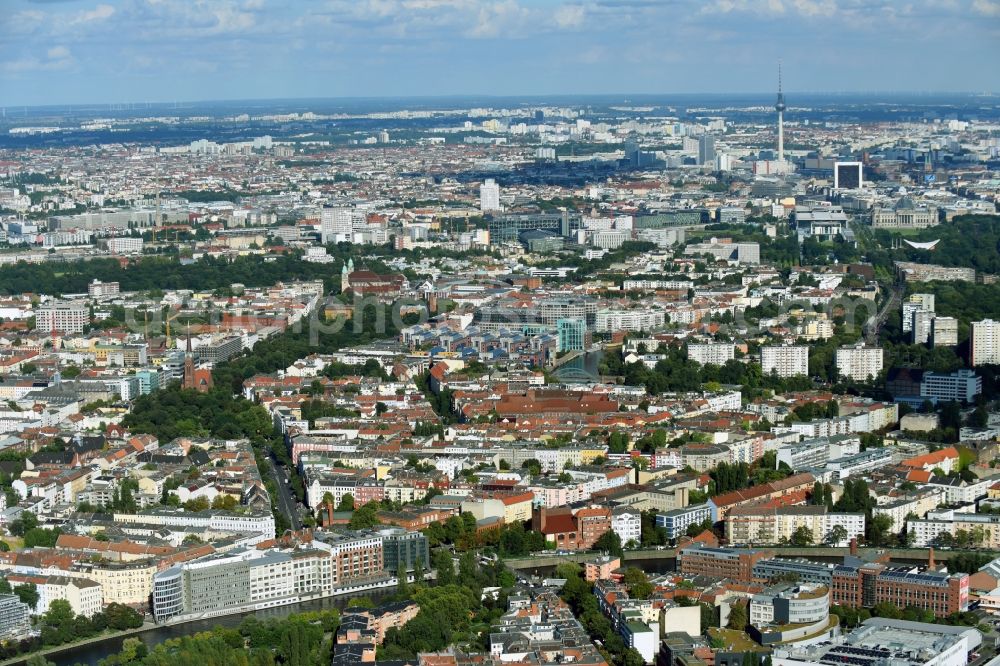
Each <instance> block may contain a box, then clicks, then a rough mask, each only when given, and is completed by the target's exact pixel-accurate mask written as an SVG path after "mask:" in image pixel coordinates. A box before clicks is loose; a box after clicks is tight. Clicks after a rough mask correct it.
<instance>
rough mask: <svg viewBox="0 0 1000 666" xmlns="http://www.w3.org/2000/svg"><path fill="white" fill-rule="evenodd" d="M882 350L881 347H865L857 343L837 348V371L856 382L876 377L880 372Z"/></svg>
mask: <svg viewBox="0 0 1000 666" xmlns="http://www.w3.org/2000/svg"><path fill="white" fill-rule="evenodd" d="M883 356H884V352H883V350H882V348H881V347H866V346H864V344H857V345H853V346H848V347H841V348H840V349H838V350H837V361H836V362H837V372H838V373H840V375H841V376H842V377H849V378H850V379H853V380H854V381H856V382H864V381H868V380H869V379H873V378H875V377H878V374H879V373H880V372H882V362H883V361H882V359H883Z"/></svg>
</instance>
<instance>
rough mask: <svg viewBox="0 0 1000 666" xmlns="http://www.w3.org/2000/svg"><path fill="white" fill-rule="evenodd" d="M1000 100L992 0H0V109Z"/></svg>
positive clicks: (999, 38)
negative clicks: (688, 96)
mask: <svg viewBox="0 0 1000 666" xmlns="http://www.w3.org/2000/svg"><path fill="white" fill-rule="evenodd" d="M779 60H781V61H782V63H783V71H784V85H785V90H786V91H787V92H788V93H792V94H791V95H789V103H790V104H793V105H794V94H793V93H794V92H795V91H810V92H890V91H906V92H922V91H933V92H951V91H956V92H957V91H963V92H1000V0H0V105H3V106H16V105H44V104H84V103H110V102H119V103H120V102H171V101H197V100H222V99H267V98H297V97H312V98H315V97H370V96H380V97H382V96H384V97H406V96H425V95H429V96H440V95H500V96H504V95H557V94H558V95H564V94H567V95H571V94H615V95H618V94H621V95H626V94H640V93H651V94H671V93H736V92H741V93H748V92H749V93H755V92H771V91H773V90H774V89H775V87H776V78H777V77H776V71H775V70H776V68H777V63H778V61H779Z"/></svg>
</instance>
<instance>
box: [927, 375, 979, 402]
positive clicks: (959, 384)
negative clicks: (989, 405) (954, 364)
mask: <svg viewBox="0 0 1000 666" xmlns="http://www.w3.org/2000/svg"><path fill="white" fill-rule="evenodd" d="M982 392H983V378H982V377H980V376H979V375H977V374H976V373H975V372H973V371H972V370H969V369H968V368H962V369H961V370H956V371H955V372H952V373H944V372H925V373H924V374H923V377H922V378H921V381H920V397H921V398H922V400H921V402H922V401H923V400H930V401H931V402H933V403H937V402H939V401H942V402H948V401H950V400H958V401H959V402H969V403H971V402H973V401H974V400H975V399H976V396H977V395H979V394H980V393H982Z"/></svg>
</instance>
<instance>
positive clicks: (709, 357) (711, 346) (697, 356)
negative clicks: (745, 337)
mask: <svg viewBox="0 0 1000 666" xmlns="http://www.w3.org/2000/svg"><path fill="white" fill-rule="evenodd" d="M687 355H688V358H689V359H691V360H692V361H697V362H698V363H701V364H702V365H708V364H712V365H725V364H726V362H727V361H731V360H733V359H734V358H736V346H735V345H733V344H732V343H729V342H701V343H698V342H692V343H689V344H688V346H687Z"/></svg>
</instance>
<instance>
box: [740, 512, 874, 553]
mask: <svg viewBox="0 0 1000 666" xmlns="http://www.w3.org/2000/svg"><path fill="white" fill-rule="evenodd" d="M725 525H726V540H727V542H728V543H731V544H756V545H775V544H783V543H789V542H791V541H792V539H793V537H794V536H795V534H796V532H797V531H799V530H800V529H803V528H804V529H806V530H808V531H809V534H810V535H811V536H812V543H811V545H819V544H824V543H826V544H829V545H831V546H839V547H842V546H846V545H847V544H848V543H850V540H851V539H852V538H855V537H863V536H864V534H865V514H863V513H833V512H829V511H828V510H827V508H826V507H825V506H812V505H793V506H780V507H765V506H754V505H747V506H743V507H737V508H735V509H733V510H732V511H730V512H729V514H728V515H727V516H726V521H725ZM838 526H839V527H840V528H842V529H843V535H842V536H840V535H838V536H840V538H836V539H835V538H834V535H835V528H836V527H838Z"/></svg>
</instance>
